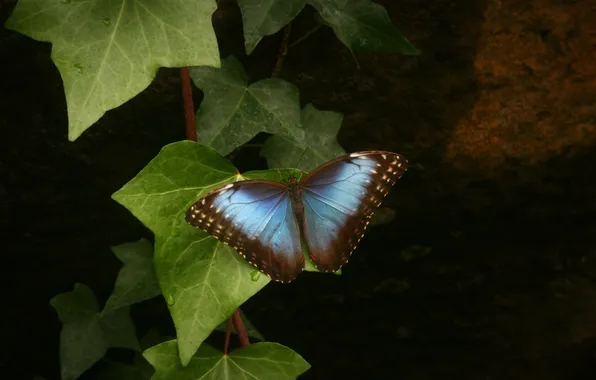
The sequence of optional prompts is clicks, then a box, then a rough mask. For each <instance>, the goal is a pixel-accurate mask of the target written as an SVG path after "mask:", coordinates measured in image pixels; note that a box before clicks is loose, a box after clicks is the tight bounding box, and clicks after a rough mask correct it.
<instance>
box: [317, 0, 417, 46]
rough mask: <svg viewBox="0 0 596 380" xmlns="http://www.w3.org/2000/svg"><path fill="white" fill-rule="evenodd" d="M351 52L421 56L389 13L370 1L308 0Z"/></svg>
mask: <svg viewBox="0 0 596 380" xmlns="http://www.w3.org/2000/svg"><path fill="white" fill-rule="evenodd" d="M308 2H309V3H310V4H311V5H312V6H313V7H315V9H316V10H317V11H318V12H319V14H320V16H321V17H322V18H323V20H325V21H326V22H327V24H328V25H329V26H330V27H332V28H333V31H334V32H335V35H336V36H337V38H339V40H340V41H341V42H342V43H343V44H344V45H346V46H347V47H348V49H350V51H355V50H360V51H385V52H396V53H403V54H419V53H420V52H419V51H418V49H416V48H415V47H414V46H413V45H412V44H411V43H410V42H409V41H408V40H407V39H406V38H405V37H404V36H403V35H402V34H401V33H400V32H399V30H397V29H396V28H395V27H394V26H393V25H392V24H391V20H390V19H389V16H388V15H387V11H386V10H385V8H383V7H382V6H381V5H379V4H376V3H373V2H371V1H370V0H350V1H345V0H308Z"/></svg>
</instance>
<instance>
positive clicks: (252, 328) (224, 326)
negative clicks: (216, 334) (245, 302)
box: [215, 310, 265, 340]
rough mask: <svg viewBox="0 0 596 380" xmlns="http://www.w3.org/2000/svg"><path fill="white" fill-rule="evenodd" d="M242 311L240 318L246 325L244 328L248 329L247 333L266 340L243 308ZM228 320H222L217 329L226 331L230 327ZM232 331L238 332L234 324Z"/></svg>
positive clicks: (252, 336)
mask: <svg viewBox="0 0 596 380" xmlns="http://www.w3.org/2000/svg"><path fill="white" fill-rule="evenodd" d="M239 312H240V318H241V319H242V324H243V325H244V329H245V330H246V334H247V335H248V336H249V337H251V338H255V339H258V340H265V338H264V337H263V335H262V334H261V333H260V332H259V331H258V330H257V329H256V328H255V326H254V325H253V324H252V323H251V322H250V321H249V320H248V318H246V315H245V314H244V312H243V311H242V310H239ZM227 325H228V321H227V320H225V321H224V322H222V323H221V324H220V325H219V326H217V327H216V328H215V331H220V332H224V333H225V332H226V331H227V328H228V326H227ZM232 332H233V333H236V327H235V326H234V325H233V324H232Z"/></svg>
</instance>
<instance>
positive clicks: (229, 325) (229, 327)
mask: <svg viewBox="0 0 596 380" xmlns="http://www.w3.org/2000/svg"><path fill="white" fill-rule="evenodd" d="M230 335H232V318H228V323H227V324H226V340H225V342H224V355H228V349H229V347H230Z"/></svg>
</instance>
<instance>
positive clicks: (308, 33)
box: [289, 24, 324, 49]
mask: <svg viewBox="0 0 596 380" xmlns="http://www.w3.org/2000/svg"><path fill="white" fill-rule="evenodd" d="M323 26H324V25H323V24H319V25H317V26H315V27H314V28H312V29H311V30H309V31H308V32H306V33H305V34H304V35H303V36H302V37H300V38H298V39H297V40H296V41H294V42H292V43H291V44H290V46H289V49H291V48H293V47H294V46H296V45H298V44H299V43H300V42H302V41H304V40H305V39H307V38H308V37H310V36H311V35H312V34H313V33H315V32H316V31H318V30H319V29H321V28H322V27H323Z"/></svg>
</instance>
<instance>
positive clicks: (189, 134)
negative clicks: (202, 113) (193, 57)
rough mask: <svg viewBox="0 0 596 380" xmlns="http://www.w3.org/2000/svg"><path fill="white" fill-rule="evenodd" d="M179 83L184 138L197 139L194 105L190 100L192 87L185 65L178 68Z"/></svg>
mask: <svg viewBox="0 0 596 380" xmlns="http://www.w3.org/2000/svg"><path fill="white" fill-rule="evenodd" d="M180 84H181V86H182V101H183V102H184V118H185V119H186V139H187V140H191V141H198V138H197V126H196V121H195V107H194V104H193V101H192V87H191V86H190V72H189V71H188V68H187V67H181V68H180Z"/></svg>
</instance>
